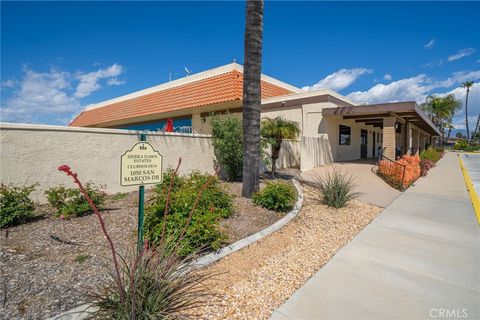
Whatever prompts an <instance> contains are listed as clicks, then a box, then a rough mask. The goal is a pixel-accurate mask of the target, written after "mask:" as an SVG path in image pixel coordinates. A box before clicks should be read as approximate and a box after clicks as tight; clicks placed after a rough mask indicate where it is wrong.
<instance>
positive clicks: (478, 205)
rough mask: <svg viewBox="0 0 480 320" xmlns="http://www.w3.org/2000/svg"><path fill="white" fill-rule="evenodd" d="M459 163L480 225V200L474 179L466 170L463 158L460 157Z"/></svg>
mask: <svg viewBox="0 0 480 320" xmlns="http://www.w3.org/2000/svg"><path fill="white" fill-rule="evenodd" d="M458 162H459V163H460V169H461V170H462V173H463V179H465V184H466V185H467V191H468V194H469V195H470V200H471V201H472V205H473V210H474V211H475V214H476V216H477V221H478V224H480V198H479V197H478V194H477V191H476V190H475V188H474V187H473V183H472V179H470V176H469V175H468V171H467V169H465V166H464V165H463V160H462V157H461V156H460V155H458Z"/></svg>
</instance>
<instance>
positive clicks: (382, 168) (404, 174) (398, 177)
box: [377, 155, 420, 190]
mask: <svg viewBox="0 0 480 320" xmlns="http://www.w3.org/2000/svg"><path fill="white" fill-rule="evenodd" d="M377 173H378V174H379V175H380V176H381V177H382V178H384V180H385V181H386V182H388V183H389V184H390V185H392V186H393V187H395V188H397V189H400V190H404V189H406V188H408V187H409V186H410V185H412V184H413V183H414V182H415V181H416V180H417V179H418V177H419V176H420V158H419V157H418V156H416V155H415V156H408V155H404V156H403V157H402V158H400V159H399V160H397V161H391V160H380V162H379V164H378V171H377Z"/></svg>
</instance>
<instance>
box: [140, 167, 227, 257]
mask: <svg viewBox="0 0 480 320" xmlns="http://www.w3.org/2000/svg"><path fill="white" fill-rule="evenodd" d="M172 176H173V170H168V171H167V172H166V173H165V174H164V181H163V183H162V184H161V185H158V186H157V187H156V188H155V197H154V198H153V203H152V204H151V205H149V206H147V208H146V215H145V234H146V236H147V238H148V239H149V240H150V241H152V242H153V243H156V242H157V241H158V240H159V239H160V238H161V235H162V230H163V227H164V222H163V220H164V219H163V215H164V212H165V205H166V200H167V193H168V188H169V186H170V182H171V181H172ZM209 179H212V180H211V183H210V184H209V185H208V186H207V187H206V188H205V189H204V190H203V193H202V197H201V198H200V199H199V201H198V204H197V207H196V209H195V211H194V213H193V216H192V220H191V222H190V224H189V225H188V227H187V229H186V234H185V237H184V239H183V240H182V243H181V250H180V254H181V255H183V256H185V255H188V254H190V253H191V252H194V251H197V250H199V249H203V248H205V247H206V248H211V249H214V250H216V249H219V248H220V247H221V245H222V243H224V241H225V240H226V236H225V235H224V234H223V233H222V232H221V230H220V229H219V221H220V220H221V219H223V218H227V217H229V216H230V215H231V214H232V213H233V198H232V196H231V195H229V194H228V193H226V192H225V191H224V190H223V189H222V187H221V185H220V181H219V180H218V179H217V178H216V177H211V176H210V175H206V174H202V173H200V172H198V171H194V172H192V173H190V174H189V175H187V176H183V177H180V176H178V175H177V176H175V179H174V182H173V187H172V191H171V194H170V202H169V213H168V216H167V220H166V225H165V235H166V237H167V238H169V239H171V240H172V241H174V240H175V239H177V238H178V235H179V234H178V233H179V232H180V231H181V230H180V229H181V228H180V227H179V226H183V225H185V223H186V222H187V219H188V216H189V215H190V211H191V209H192V207H193V205H194V202H195V199H196V198H197V194H198V192H199V191H200V189H201V188H202V186H203V185H204V184H205V183H206V182H207V181H208V180H209Z"/></svg>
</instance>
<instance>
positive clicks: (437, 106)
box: [420, 94, 461, 144]
mask: <svg viewBox="0 0 480 320" xmlns="http://www.w3.org/2000/svg"><path fill="white" fill-rule="evenodd" d="M420 107H421V108H422V110H423V111H425V112H426V113H427V115H428V116H429V118H430V119H431V120H432V122H433V123H434V124H435V125H436V126H437V127H438V128H439V129H440V132H441V133H442V137H441V143H442V144H443V143H444V141H445V129H446V128H448V129H449V130H451V129H450V128H451V127H453V126H452V120H453V115H454V114H455V111H456V110H458V109H460V107H461V104H460V101H458V100H457V99H455V96H454V95H453V94H449V95H446V96H444V97H440V96H435V95H431V96H428V97H427V99H426V100H425V102H424V103H422V104H421V106H420Z"/></svg>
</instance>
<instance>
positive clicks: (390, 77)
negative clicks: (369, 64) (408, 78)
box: [383, 73, 392, 81]
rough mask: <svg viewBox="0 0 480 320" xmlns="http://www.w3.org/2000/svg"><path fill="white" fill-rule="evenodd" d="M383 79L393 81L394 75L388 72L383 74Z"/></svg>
mask: <svg viewBox="0 0 480 320" xmlns="http://www.w3.org/2000/svg"><path fill="white" fill-rule="evenodd" d="M383 80H387V81H392V75H391V74H390V73H386V74H385V75H384V76H383Z"/></svg>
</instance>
